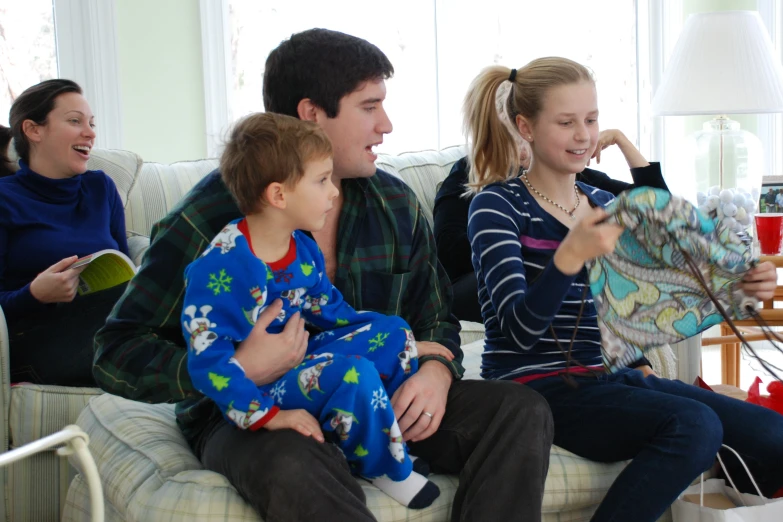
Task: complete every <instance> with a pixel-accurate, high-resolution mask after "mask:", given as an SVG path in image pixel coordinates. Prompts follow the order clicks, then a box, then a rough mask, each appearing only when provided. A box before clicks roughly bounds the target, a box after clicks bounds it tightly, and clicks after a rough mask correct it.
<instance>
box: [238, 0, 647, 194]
mask: <svg viewBox="0 0 783 522" xmlns="http://www.w3.org/2000/svg"><path fill="white" fill-rule="evenodd" d="M605 4H606V5H604V4H602V6H601V9H595V7H594V6H592V7H591V6H590V5H589V3H585V2H582V1H579V0H567V1H561V2H548V3H547V2H507V1H505V0H484V1H482V2H475V1H473V0H448V1H444V0H432V1H429V2H422V1H421V0H418V1H416V0H402V1H400V2H395V3H388V2H378V1H366V0H365V1H359V0H341V1H335V2H323V1H320V0H301V1H299V2H285V1H281V0H278V1H268V2H256V1H253V0H228V23H227V24H226V25H227V26H228V28H229V29H228V30H229V31H230V46H229V53H228V55H229V56H228V58H227V59H228V60H229V62H230V63H229V64H227V67H229V68H230V71H229V75H228V76H229V80H228V81H229V82H230V85H229V86H228V89H227V92H228V95H229V98H230V103H229V105H230V108H229V112H230V116H229V119H236V118H238V117H241V116H243V115H245V114H247V113H249V112H252V111H258V110H263V101H262V95H261V92H262V83H263V70H264V62H265V61H266V57H267V55H268V54H269V52H270V51H271V50H272V49H274V48H275V47H276V46H277V45H278V44H279V43H280V42H281V41H282V40H284V39H286V38H287V37H289V36H290V35H291V33H294V32H298V31H302V30H305V29H309V28H311V27H326V28H329V29H334V30H338V31H342V32H346V33H349V34H352V35H355V36H358V37H361V38H365V39H367V40H369V41H370V42H372V43H374V44H376V45H377V46H378V47H379V48H380V49H381V50H382V51H383V52H384V53H386V55H387V56H388V57H389V59H390V60H391V62H392V64H393V65H394V69H395V75H394V78H392V79H391V80H389V81H388V82H387V89H388V99H387V102H386V108H387V111H388V113H389V116H390V117H391V120H392V123H393V125H394V132H392V133H391V134H390V135H388V136H387V137H386V139H385V141H384V144H383V146H382V147H380V148H379V150H380V151H382V152H389V153H397V152H402V151H406V150H421V149H427V148H441V147H445V146H448V145H453V144H459V143H463V142H464V137H463V133H462V100H463V98H464V96H465V93H466V92H467V89H468V86H469V84H470V81H471V80H472V79H473V78H474V77H475V76H476V75H477V74H478V73H479V71H480V70H481V69H482V67H485V66H488V65H492V64H501V65H505V66H509V67H520V66H522V65H524V64H525V63H527V62H528V61H530V60H531V59H533V58H536V57H539V56H547V55H559V56H565V57H568V58H571V59H574V60H576V61H578V62H580V63H582V64H585V65H587V66H589V67H590V68H591V69H592V70H593V71H594V72H595V76H596V79H597V86H598V96H599V108H600V110H601V118H600V121H601V127H602V128H619V129H621V130H622V131H623V132H624V133H625V134H626V136H628V138H629V139H630V140H631V141H633V142H637V141H638V125H639V123H638V121H639V118H638V111H637V106H638V97H637V83H638V81H637V76H638V75H637V64H636V7H635V2H628V1H626V0H608V1H607V2H606V3H605ZM564 12H567V13H569V16H566V17H564V16H563V13H564ZM380 21H382V23H380ZM553 35H555V36H553ZM600 168H601V169H602V170H607V171H609V172H610V173H611V174H612V175H613V176H616V177H620V178H626V179H630V174H629V172H628V168H627V166H626V163H625V161H624V160H623V158H622V156H621V155H620V153H619V151H616V152H615V153H609V154H607V155H605V156H604V158H603V160H602V162H601V167H600Z"/></svg>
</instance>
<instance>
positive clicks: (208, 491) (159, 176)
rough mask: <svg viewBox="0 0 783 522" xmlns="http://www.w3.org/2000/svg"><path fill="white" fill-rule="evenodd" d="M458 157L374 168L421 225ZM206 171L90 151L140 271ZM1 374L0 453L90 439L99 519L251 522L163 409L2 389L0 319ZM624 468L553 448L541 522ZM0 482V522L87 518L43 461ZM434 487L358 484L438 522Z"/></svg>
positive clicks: (392, 512)
mask: <svg viewBox="0 0 783 522" xmlns="http://www.w3.org/2000/svg"><path fill="white" fill-rule="evenodd" d="M462 155H463V150H462V148H460V147H451V148H447V149H444V150H441V151H425V152H417V153H406V154H401V155H398V156H387V155H381V156H380V157H379V159H378V161H377V164H378V166H379V167H380V168H382V169H384V170H386V171H388V172H390V173H392V174H395V175H397V176H400V177H401V178H402V179H403V180H404V181H405V182H406V183H408V185H409V186H410V187H411V188H412V189H413V190H414V192H415V193H416V195H417V196H418V198H419V199H420V201H421V203H422V207H423V209H424V213H425V215H426V217H427V219H428V220H429V221H430V223H432V207H433V200H434V197H435V192H436V190H437V186H438V183H439V182H440V181H442V180H443V178H444V177H445V176H446V175H447V174H448V172H449V170H450V168H451V165H452V164H453V163H454V162H455V161H456V160H457V159H458V158H459V157H461V156H462ZM216 166H217V160H215V159H209V160H199V161H190V162H180V163H175V164H172V165H163V164H158V163H147V162H143V161H142V159H141V158H140V157H139V156H138V155H137V154H134V153H133V152H127V151H116V150H98V149H96V150H93V152H92V159H91V160H90V168H91V169H102V170H104V171H105V172H106V173H107V174H108V175H109V176H111V177H112V178H113V179H114V181H115V183H116V184H117V188H118V190H119V191H120V195H121V197H122V200H123V202H124V203H125V205H126V210H125V215H126V225H127V229H128V236H129V244H130V247H131V253H132V257H133V258H134V260H135V261H136V262H140V260H141V256H142V254H143V252H144V250H145V249H146V246H147V245H148V237H147V236H148V235H149V231H150V229H151V226H152V224H153V223H154V222H156V221H157V220H159V219H160V218H162V217H163V216H164V215H165V214H166V213H167V212H168V210H169V209H170V208H172V207H173V205H174V204H175V203H177V201H179V199H180V198H181V197H182V196H183V195H184V194H185V193H186V192H187V191H188V190H189V189H190V188H191V187H192V186H193V185H194V184H195V183H196V182H197V181H198V180H200V179H201V178H202V177H203V176H204V175H206V174H207V173H208V172H210V171H211V170H213V169H214V168H215V167H216ZM481 339H483V327H482V326H481V325H480V324H476V323H463V332H462V340H463V349H464V350H465V361H464V365H465V367H466V370H467V372H466V378H479V376H478V373H479V365H480V355H481V350H482V342H481ZM651 357H652V358H653V359H654V361H653V362H654V365H655V367H656V369H657V370H658V371H659V373H661V374H662V375H663V376H666V377H672V378H674V377H676V376H677V375H676V367H675V363H674V357H673V355H672V353H671V351H670V350H669V349H666V350H660V351H659V352H658V353H654V354H653V355H652V356H651ZM0 365H2V373H1V374H0V379H1V380H2V383H1V384H2V387H1V388H0V401H1V402H2V405H3V408H4V412H5V415H4V419H5V423H4V426H3V430H2V431H0V436H2V437H3V440H2V443H3V448H4V449H8V448H14V447H18V446H20V445H22V444H25V443H27V442H30V441H32V440H35V439H37V438H40V437H43V436H45V435H48V434H50V433H53V432H55V431H57V430H59V429H61V428H62V427H63V426H65V425H67V424H70V423H74V422H76V423H77V424H79V425H80V426H81V427H82V428H83V429H84V430H85V431H86V432H87V433H88V434H89V435H90V450H91V452H92V454H93V456H94V457H95V459H96V462H97V465H98V470H99V472H100V475H101V478H102V482H103V487H104V496H105V503H106V519H107V520H109V521H113V520H117V521H119V520H134V521H136V520H138V521H145V522H146V521H158V520H161V521H163V520H165V521H178V520H182V521H185V520H187V521H201V520H203V521H205V522H206V521H213V520H232V521H234V520H248V521H251V520H253V521H257V520H260V519H259V518H258V516H257V515H256V514H255V512H253V510H252V509H251V508H250V507H249V506H248V505H247V504H246V503H245V502H244V501H243V500H242V499H241V498H240V497H239V495H238V494H237V493H236V491H235V490H234V488H233V487H232V486H231V485H230V484H229V483H228V481H227V480H226V479H225V478H223V477H222V476H221V475H218V474H216V473H212V472H209V471H205V470H203V468H202V467H201V464H200V463H199V461H198V460H196V458H195V457H194V456H193V454H192V453H191V452H190V450H189V448H188V446H187V444H186V442H185V440H184V438H183V437H182V435H181V434H180V432H179V430H178V429H177V427H176V425H175V422H174V413H173V411H174V407H173V405H167V404H161V405H147V404H143V403H136V402H131V401H128V400H125V399H122V398H119V397H116V396H112V395H108V394H102V393H101V392H100V390H97V389H94V388H63V387H57V386H37V385H29V384H25V385H20V386H15V387H13V388H11V387H10V386H9V381H8V340H7V332H6V329H5V324H4V322H3V318H2V310H0ZM9 439H10V440H9ZM72 463H73V464H74V465H76V464H75V462H72ZM524 465H525V463H524V462H520V466H524ZM623 467H624V463H615V464H599V463H595V462H590V461H587V460H585V459H582V458H580V457H577V456H575V455H573V454H571V453H569V452H567V451H565V450H562V449H560V448H557V447H555V448H553V451H552V455H551V461H550V468H549V475H548V477H547V482H546V491H545V497H544V513H545V515H544V519H543V520H544V521H546V522H550V521H581V520H585V521H586V520H589V518H590V516H591V514H592V513H593V511H594V510H595V508H596V507H597V505H598V503H599V502H600V501H601V499H602V498H603V496H604V494H605V493H606V491H607V489H608V488H609V486H610V484H611V483H612V481H613V480H614V479H615V477H616V476H617V475H618V474H619V472H620V471H621V470H622V469H623ZM0 473H1V474H0V481H2V483H3V485H4V488H5V495H0V520H2V517H5V520H8V521H11V520H13V521H28V520H29V521H34V520H36V521H37V520H54V519H56V518H57V517H58V516H59V515H60V513H62V520H64V521H82V520H90V513H89V511H90V508H89V506H90V504H89V495H88V489H87V484H86V482H85V481H84V480H83V478H82V476H81V475H80V474H78V473H76V474H75V472H74V469H73V468H71V467H69V466H68V465H67V464H66V463H65V462H64V461H63V460H62V459H61V458H60V457H57V456H55V455H54V454H53V453H49V454H45V455H40V456H37V457H34V458H32V459H28V460H26V461H24V462H22V463H19V464H17V465H15V466H13V467H11V468H9V469H7V470H1V471H0ZM74 474H75V476H74ZM434 480H435V481H436V482H437V483H438V485H439V486H440V488H441V491H442V494H441V496H440V498H439V499H438V500H437V501H436V503H435V504H434V505H433V506H431V507H430V508H428V509H426V510H421V511H409V510H407V509H405V508H403V507H402V506H400V505H399V504H397V503H396V502H394V501H393V500H391V499H389V498H388V497H386V496H385V495H383V494H382V493H380V492H379V491H378V490H377V489H375V488H374V487H372V486H370V485H369V484H367V485H365V492H366V494H367V502H368V505H369V506H370V508H371V509H372V510H373V512H374V513H375V514H376V516H377V518H378V520H380V521H392V520H422V521H425V520H426V521H441V520H448V519H449V516H450V506H451V498H452V496H453V494H454V491H455V490H456V485H457V478H456V477H454V476H443V475H441V476H435V477H434ZM66 491H67V498H66ZM499 501H502V500H501V499H499ZM3 502H5V505H3Z"/></svg>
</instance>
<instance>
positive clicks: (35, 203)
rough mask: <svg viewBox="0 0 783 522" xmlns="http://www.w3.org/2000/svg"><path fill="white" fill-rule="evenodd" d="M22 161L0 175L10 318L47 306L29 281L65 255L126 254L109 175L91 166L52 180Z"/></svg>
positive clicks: (2, 259)
mask: <svg viewBox="0 0 783 522" xmlns="http://www.w3.org/2000/svg"><path fill="white" fill-rule="evenodd" d="M19 164H20V166H21V168H20V169H19V170H18V171H17V172H16V174H14V175H13V176H7V177H5V178H0V306H2V307H3V312H4V313H5V315H6V317H7V318H8V320H9V321H10V320H12V319H13V318H15V317H23V316H27V315H29V314H31V313H34V312H36V311H41V310H43V309H45V308H44V307H45V306H46V305H44V304H42V303H40V302H39V301H38V300H37V299H35V297H33V295H32V294H31V293H30V283H31V282H32V281H33V279H35V277H36V276H37V275H38V274H39V273H40V272H42V271H44V270H46V269H47V268H49V267H50V266H52V265H53V264H55V263H56V262H58V261H60V260H61V259H63V258H66V257H69V256H73V255H76V256H79V257H81V256H85V255H88V254H92V253H93V252H97V251H98V250H104V249H107V248H113V249H116V250H120V251H121V252H124V253H125V254H128V241H127V238H126V236H125V211H124V209H123V206H122V201H121V200H120V195H119V194H118V192H117V187H116V186H115V185H114V182H113V181H112V180H111V178H109V177H108V176H107V175H106V174H104V173H103V172H102V171H100V170H88V171H87V172H85V173H84V174H81V175H79V176H74V177H72V178H68V179H50V178H46V177H44V176H41V175H40V174H37V173H35V172H33V171H32V170H30V167H28V166H27V165H26V164H25V163H24V162H21V161H20V162H19Z"/></svg>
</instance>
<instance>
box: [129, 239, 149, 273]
mask: <svg viewBox="0 0 783 522" xmlns="http://www.w3.org/2000/svg"><path fill="white" fill-rule="evenodd" d="M149 247H150V238H149V237H147V236H135V235H134V236H131V237H129V238H128V250H129V251H130V258H131V261H133V264H134V265H136V266H141V258H142V257H143V256H144V253H145V252H146V251H147V249H148V248H149Z"/></svg>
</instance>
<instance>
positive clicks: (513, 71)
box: [508, 69, 517, 83]
mask: <svg viewBox="0 0 783 522" xmlns="http://www.w3.org/2000/svg"><path fill="white" fill-rule="evenodd" d="M516 79H517V70H516V69H511V74H509V75H508V81H510V82H511V83H514V80H516Z"/></svg>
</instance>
